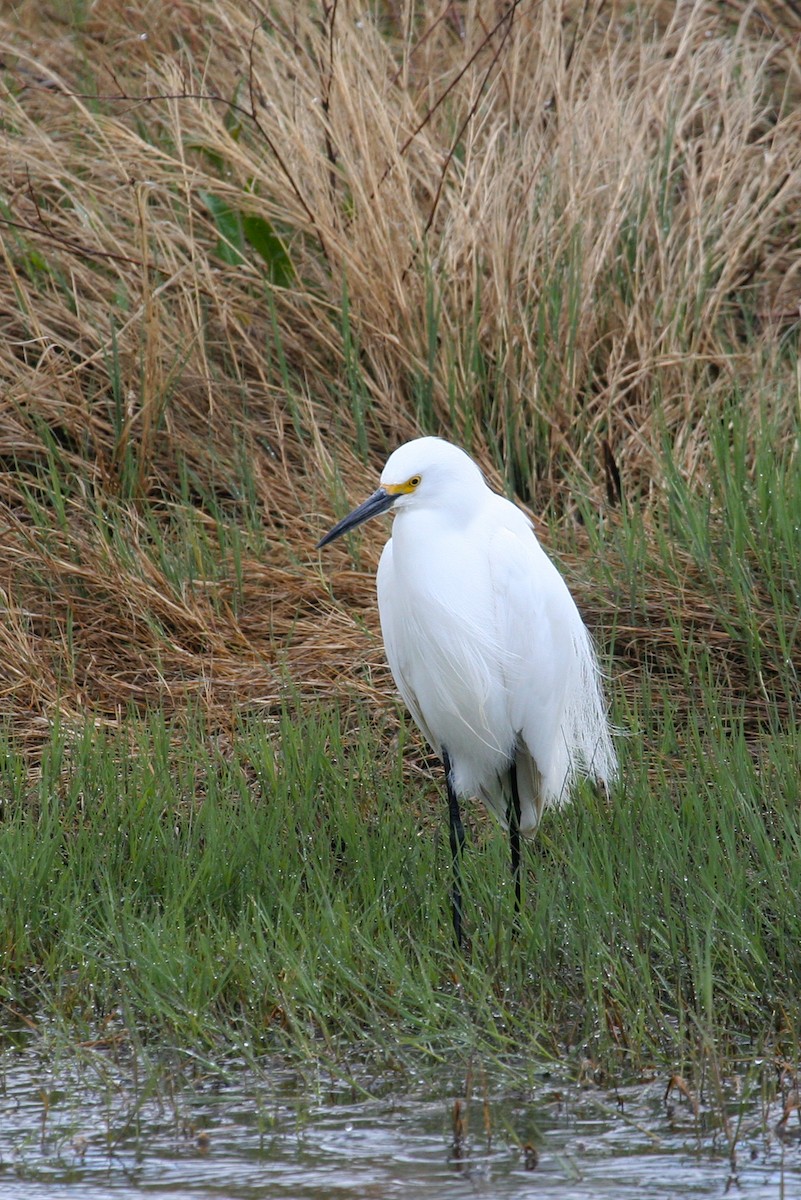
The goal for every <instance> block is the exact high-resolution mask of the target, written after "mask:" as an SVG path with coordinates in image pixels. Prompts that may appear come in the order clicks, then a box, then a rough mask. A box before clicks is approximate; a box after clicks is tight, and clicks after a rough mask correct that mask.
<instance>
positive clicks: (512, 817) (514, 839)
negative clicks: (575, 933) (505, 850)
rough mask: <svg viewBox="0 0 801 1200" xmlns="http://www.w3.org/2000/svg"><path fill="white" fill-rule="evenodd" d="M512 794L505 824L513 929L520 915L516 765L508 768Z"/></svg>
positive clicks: (518, 796)
mask: <svg viewBox="0 0 801 1200" xmlns="http://www.w3.org/2000/svg"><path fill="white" fill-rule="evenodd" d="M509 782H510V784H511V789H512V794H511V796H510V797H509V802H508V804H507V805H506V823H507V824H508V826H509V847H510V849H511V851H512V875H513V877H514V881H515V927H517V925H518V924H519V922H518V919H517V918H518V916H519V914H520V792H519V791H518V789H517V764H516V763H515V762H512V765H511V767H510V768H509Z"/></svg>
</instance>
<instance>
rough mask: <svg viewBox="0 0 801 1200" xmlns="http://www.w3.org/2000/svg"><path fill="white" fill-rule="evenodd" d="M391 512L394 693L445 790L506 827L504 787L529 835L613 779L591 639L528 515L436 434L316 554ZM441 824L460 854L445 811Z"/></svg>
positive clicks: (384, 561)
mask: <svg viewBox="0 0 801 1200" xmlns="http://www.w3.org/2000/svg"><path fill="white" fill-rule="evenodd" d="M390 508H392V510H393V511H394V513H395V521H394V525H393V529H392V536H391V538H390V539H389V541H388V542H387V544H386V546H385V547H384V551H383V553H382V555H381V563H380V565H379V568H378V608H379V613H380V616H381V630H382V634H383V638H384V645H385V648H386V653H387V658H388V660H389V665H390V668H391V670H392V675H393V677H394V679H395V683H396V684H397V687H398V690H399V691H400V693H401V695H402V697H403V699H404V701H405V702H406V704H407V706H408V708H409V711H410V712H411V714H412V716H413V717H414V719H415V721H416V722H417V724H418V725H419V727H420V729H421V730H422V732H423V734H424V735H425V737H426V738H427V740H428V741H429V742H430V744H431V746H432V747H433V748H434V749H435V750H436V751H437V752H438V753H440V754H441V755H442V757H443V760H444V761H445V763H446V768H447V766H448V765H449V766H450V771H451V775H450V779H449V784H452V786H453V789H454V790H455V792H456V793H457V794H459V795H462V796H471V795H475V796H480V797H481V798H482V799H483V800H484V801H485V803H486V804H487V805H488V806H489V808H490V809H491V810H492V811H493V812H494V813H495V814H496V815H497V816H498V817H499V818H500V820H501V822H502V823H503V824H505V825H506V824H509V821H510V813H513V812H515V809H514V808H510V802H511V801H512V799H513V796H512V788H513V786H514V787H515V789H516V791H517V793H519V818H518V817H516V819H517V820H519V832H520V833H522V834H524V835H528V836H531V835H532V834H533V833H534V831H535V830H536V827H537V824H538V821H539V818H540V816H541V814H542V811H543V809H544V807H545V806H546V805H548V804H559V803H561V802H563V801H565V800H566V799H567V798H568V796H569V794H570V790H571V787H572V785H573V783H574V782H575V780H576V778H577V777H578V776H579V775H582V774H588V775H591V776H593V777H595V778H596V779H598V780H599V781H600V782H601V783H602V784H604V785H607V784H608V783H609V782H610V781H611V780H612V779H613V778H614V776H615V772H616V761H615V752H614V748H613V745H612V739H611V736H610V731H609V724H608V720H607V714H606V706H605V703H604V699H603V694H602V690H601V684H600V673H599V670H598V665H597V660H596V656H595V651H594V649H593V645H592V641H591V639H590V635H589V633H588V632H587V629H586V627H585V625H584V623H583V621H582V619H581V616H580V615H579V612H578V609H577V608H576V605H575V603H574V601H573V598H572V596H571V595H570V592H569V591H568V589H567V586H566V584H565V582H564V580H563V579H562V577H561V575H560V574H559V572H558V571H557V569H556V567H555V566H554V565H553V563H552V562H551V560H550V559H549V558H548V556H547V555H546V554H545V552H544V550H543V549H542V547H541V546H540V544H539V542H538V541H537V538H536V535H535V533H534V530H533V527H532V525H531V522H530V521H529V519H528V517H526V515H525V514H524V513H523V512H522V511H521V510H520V509H519V508H517V507H516V506H515V505H514V504H512V503H510V502H509V501H508V500H506V499H504V497H502V496H499V495H497V494H496V493H495V492H493V491H491V490H490V488H488V487H487V485H486V483H485V481H484V477H483V475H482V474H481V471H480V470H479V468H478V467H477V465H476V464H475V463H474V462H473V460H472V459H471V458H469V457H468V455H467V454H465V452H464V451H463V450H460V449H458V447H456V446H453V445H451V444H450V443H448V442H445V441H443V440H441V439H440V438H434V437H424V438H417V439H416V440H415V441H412V442H407V443H406V444H405V445H403V446H401V447H399V449H397V450H396V451H395V452H394V453H393V454H392V455H391V456H390V458H389V459H388V461H387V464H386V466H385V467H384V470H383V472H382V474H381V486H380V487H379V489H378V490H377V491H376V492H375V493H374V494H373V495H372V496H371V497H370V498H369V499H368V500H366V501H365V502H364V504H362V505H360V506H359V507H358V508H357V509H355V510H354V512H352V513H351V514H350V515H349V516H347V517H345V519H344V520H343V521H340V522H339V524H338V525H336V526H335V527H334V528H333V529H332V530H331V531H330V533H328V534H327V535H326V537H325V538H323V540H322V542H321V543H320V545H324V544H327V543H328V542H329V541H333V539H334V538H335V537H339V536H340V535H341V534H342V533H345V532H346V531H347V530H349V529H352V528H354V527H355V526H356V525H358V524H360V523H361V522H362V521H365V520H367V519H369V518H370V517H372V516H375V515H377V514H378V513H380V512H386V511H387V510H388V509H390ZM516 799H517V797H515V802H516ZM515 816H516V814H515ZM456 819H457V821H458V809H457V814H456ZM451 828H452V845H454V847H455V849H454V855H456V850H457V848H458V847H456V844H455V843H454V840H453V836H454V835H453V811H452V826H451ZM459 833H460V837H461V836H462V835H461V826H460V825H459ZM512 833H513V834H514V833H515V831H514V830H512ZM460 845H461V841H459V847H460ZM512 853H513V863H514V861H515V850H514V844H513V851H512ZM517 861H518V864H519V854H518V860H517ZM456 896H457V893H456V892H455V898H454V921H455V923H456V926H457V937H459V938H460V937H461V933H460V929H461V926H460V916H459V921H458V922H457V914H456Z"/></svg>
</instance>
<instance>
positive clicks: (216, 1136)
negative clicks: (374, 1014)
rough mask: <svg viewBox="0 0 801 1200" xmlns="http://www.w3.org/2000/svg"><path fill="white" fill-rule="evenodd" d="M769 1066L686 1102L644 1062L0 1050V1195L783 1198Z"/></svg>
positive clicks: (785, 1132) (786, 1170)
mask: <svg viewBox="0 0 801 1200" xmlns="http://www.w3.org/2000/svg"><path fill="white" fill-rule="evenodd" d="M772 1073H773V1069H772V1067H766V1068H765V1070H764V1071H763V1073H762V1076H761V1078H762V1083H763V1088H760V1089H759V1090H757V1089H756V1087H755V1086H753V1078H752V1080H751V1084H749V1083H748V1081H747V1080H746V1087H745V1089H744V1090H743V1088H742V1087H740V1088H739V1089H738V1081H737V1080H733V1081H729V1083H727V1085H726V1088H725V1090H726V1093H727V1095H726V1096H725V1097H719V1098H718V1100H717V1102H716V1103H714V1104H710V1103H709V1102H708V1101H707V1103H706V1104H704V1103H703V1100H704V1098H703V1097H702V1101H701V1103H700V1104H699V1108H698V1112H697V1114H696V1113H695V1112H694V1111H693V1103H692V1100H691V1099H688V1097H687V1095H686V1094H685V1095H683V1094H682V1091H681V1088H680V1087H679V1086H675V1087H673V1089H672V1090H671V1093H670V1096H669V1097H668V1098H667V1100H666V1099H665V1090H666V1084H667V1077H666V1076H657V1075H654V1076H653V1077H652V1078H650V1079H647V1078H646V1079H642V1080H639V1081H635V1082H632V1083H629V1084H627V1085H626V1086H625V1087H622V1086H617V1087H609V1086H602V1085H598V1084H596V1083H592V1082H584V1083H577V1082H576V1081H575V1074H576V1072H575V1068H574V1069H573V1070H572V1072H571V1073H570V1074H569V1073H568V1072H567V1071H566V1070H565V1071H564V1072H562V1073H560V1072H559V1070H557V1069H554V1068H553V1067H537V1066H536V1065H527V1064H522V1063H518V1064H510V1065H508V1066H506V1067H503V1068H502V1067H499V1066H498V1065H497V1064H494V1065H493V1066H492V1067H491V1068H490V1067H489V1066H482V1065H480V1064H476V1063H473V1064H472V1065H471V1066H469V1067H468V1068H466V1069H465V1068H464V1067H463V1068H462V1069H461V1071H460V1072H458V1073H457V1072H455V1071H453V1070H450V1071H445V1072H443V1071H442V1070H439V1071H432V1069H431V1068H430V1067H426V1066H423V1067H422V1068H420V1070H419V1072H418V1073H417V1074H415V1075H411V1074H409V1073H408V1072H407V1071H403V1070H400V1069H398V1070H397V1071H394V1072H392V1073H390V1074H388V1075H386V1074H385V1075H384V1076H383V1077H382V1078H380V1079H375V1078H368V1077H367V1074H366V1072H364V1071H363V1072H362V1077H361V1078H360V1077H358V1076H357V1077H356V1078H353V1077H352V1078H351V1080H350V1081H346V1082H343V1081H342V1080H337V1079H334V1078H332V1077H330V1076H328V1075H326V1074H325V1073H324V1072H323V1071H322V1070H320V1071H318V1072H316V1073H315V1072H314V1071H312V1070H311V1069H309V1070H308V1071H305V1072H304V1073H302V1074H301V1073H299V1072H298V1071H297V1070H296V1071H291V1070H289V1069H288V1068H287V1067H286V1065H285V1064H283V1063H282V1062H281V1061H280V1060H271V1059H266V1060H262V1061H261V1062H260V1063H259V1065H258V1070H254V1069H253V1067H252V1066H251V1067H247V1068H246V1067H244V1066H243V1067H242V1068H241V1069H237V1068H236V1067H232V1066H229V1067H227V1068H226V1070H225V1071H224V1072H223V1073H220V1072H217V1071H214V1072H212V1071H209V1070H208V1068H206V1067H203V1068H200V1067H199V1068H198V1069H197V1070H195V1071H194V1072H189V1073H188V1072H187V1070H186V1068H183V1069H182V1070H181V1071H180V1072H176V1071H175V1070H174V1069H169V1068H167V1067H166V1066H160V1067H158V1068H156V1069H153V1068H151V1069H150V1072H149V1073H148V1072H143V1071H142V1070H141V1067H140V1069H139V1070H135V1069H134V1065H132V1064H131V1063H128V1064H127V1065H121V1063H120V1061H119V1060H118V1059H115V1058H114V1057H113V1056H111V1055H109V1054H107V1053H105V1054H102V1053H97V1052H95V1053H93V1054H89V1055H87V1054H85V1053H84V1054H81V1055H80V1056H76V1057H75V1058H73V1059H72V1060H69V1061H66V1062H65V1061H58V1063H57V1064H55V1065H54V1064H53V1062H52V1061H48V1060H47V1059H46V1058H44V1057H43V1056H42V1054H41V1052H40V1051H39V1052H33V1051H31V1050H23V1051H19V1050H15V1051H6V1052H4V1053H3V1055H2V1056H0V1198H2V1200H12V1198H13V1200H16V1198H17V1197H19V1200H40V1198H41V1200H57V1198H59V1197H62V1196H70V1197H77V1196H80V1197H86V1198H87V1200H100V1198H101V1197H113V1198H115V1200H129V1198H130V1200H133V1198H134V1197H136V1198H141V1197H143V1196H147V1195H161V1196H169V1197H170V1198H171V1200H188V1198H190V1197H193V1198H197V1197H217V1198H226V1200H238V1198H240V1197H241V1198H242V1200H245V1198H248V1200H252V1198H256V1197H265V1198H266V1197H269V1198H271V1200H273V1198H276V1200H277V1198H287V1200H289V1198H292V1200H394V1198H402V1200H417V1198H419V1200H433V1198H437V1197H440V1196H442V1197H453V1198H454V1200H462V1198H465V1200H467V1198H470V1200H474V1198H476V1197H479V1198H480V1197H487V1198H490V1197H491V1198H492V1200H512V1198H515V1200H517V1198H520V1200H522V1198H524V1197H536V1198H537V1200H548V1198H550V1197H559V1198H560V1200H584V1198H587V1200H589V1197H592V1198H593V1200H598V1198H600V1200H604V1198H605V1197H608V1198H609V1200H625V1198H626V1197H632V1198H636V1200H641V1198H642V1197H644V1196H647V1197H648V1198H649V1200H660V1198H665V1200H667V1198H668V1197H670V1198H674V1197H676V1196H682V1197H713V1196H715V1197H722V1196H724V1195H726V1194H729V1195H734V1196H738V1197H743V1198H746V1200H768V1198H770V1200H779V1198H784V1197H788V1198H789V1197H799V1196H801V1120H799V1113H798V1112H797V1111H794V1110H793V1111H790V1112H789V1114H788V1118H787V1120H786V1121H785V1123H784V1124H783V1125H782V1124H781V1118H782V1116H783V1113H784V1109H785V1104H786V1103H787V1098H788V1091H787V1089H785V1092H784V1095H782V1094H781V1092H779V1093H777V1094H776V1095H775V1096H773V1097H772V1098H768V1096H767V1094H766V1093H765V1091H764V1082H765V1080H766V1079H768V1078H770V1077H771V1075H772ZM190 1074H192V1075H194V1077H193V1078H191V1079H190V1077H189V1076H190ZM571 1075H572V1078H571ZM749 1086H752V1091H753V1093H754V1094H751V1095H750V1096H749V1095H748V1088H749ZM738 1090H739V1091H740V1095H737V1092H738ZM366 1093H369V1094H366ZM693 1099H694V1098H693ZM457 1101H458V1104H457ZM790 1101H791V1103H792V1097H790ZM789 1107H790V1105H788V1108H789ZM732 1145H734V1147H735V1153H734V1157H732V1154H731V1147H732Z"/></svg>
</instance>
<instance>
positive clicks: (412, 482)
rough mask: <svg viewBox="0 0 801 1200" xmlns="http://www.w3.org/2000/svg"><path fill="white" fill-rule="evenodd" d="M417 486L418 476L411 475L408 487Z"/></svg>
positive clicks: (418, 483) (418, 484)
mask: <svg viewBox="0 0 801 1200" xmlns="http://www.w3.org/2000/svg"><path fill="white" fill-rule="evenodd" d="M419 486H420V476H419V475H412V477H411V479H410V480H409V487H413V488H415V487H419Z"/></svg>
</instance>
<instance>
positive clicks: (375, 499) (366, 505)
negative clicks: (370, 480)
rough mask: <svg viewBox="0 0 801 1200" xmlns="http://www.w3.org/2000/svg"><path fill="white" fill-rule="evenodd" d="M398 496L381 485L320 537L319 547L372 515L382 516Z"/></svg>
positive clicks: (367, 519)
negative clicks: (392, 494)
mask: <svg viewBox="0 0 801 1200" xmlns="http://www.w3.org/2000/svg"><path fill="white" fill-rule="evenodd" d="M397 498H398V497H397V496H391V495H390V494H389V492H387V491H385V490H384V488H382V487H380V488H379V489H378V491H376V492H373V494H372V496H368V497H367V499H366V500H365V501H364V502H363V503H362V504H360V505H359V507H358V508H354V510H353V512H352V513H348V515H347V516H346V517H343V518H342V520H341V521H338V522H337V524H336V525H335V526H334V528H333V529H329V531H328V533H327V534H326V535H325V537H322V538H320V540H319V542H318V543H317V549H318V550H321V549H322V547H323V546H327V545H328V543H329V542H333V541H335V540H336V538H338V537H342V534H343V533H348V532H349V531H350V530H351V529H355V528H356V526H357V525H361V524H362V523H363V522H364V521H369V520H370V518H371V517H377V516H380V514H381V513H385V512H388V511H389V509H390V508H392V505H393V504H394V503H395V501H396V500H397Z"/></svg>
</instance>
